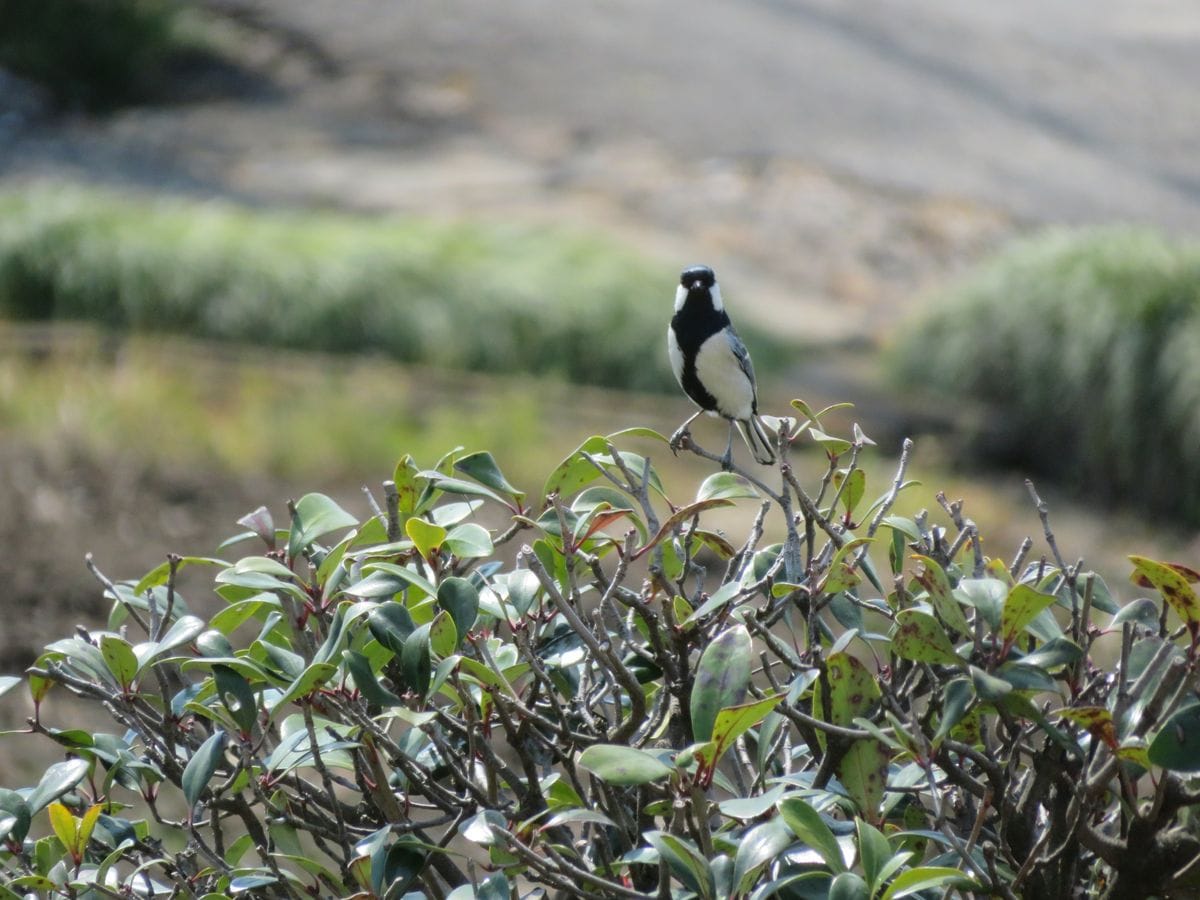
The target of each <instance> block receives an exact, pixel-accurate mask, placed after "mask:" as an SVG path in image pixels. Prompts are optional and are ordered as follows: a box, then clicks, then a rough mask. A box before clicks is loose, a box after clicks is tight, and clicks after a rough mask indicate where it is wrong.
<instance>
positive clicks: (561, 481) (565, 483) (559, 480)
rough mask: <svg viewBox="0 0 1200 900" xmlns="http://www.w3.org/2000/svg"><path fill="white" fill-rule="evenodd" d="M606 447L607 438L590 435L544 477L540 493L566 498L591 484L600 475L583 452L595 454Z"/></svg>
mask: <svg viewBox="0 0 1200 900" xmlns="http://www.w3.org/2000/svg"><path fill="white" fill-rule="evenodd" d="M607 449H608V439H607V438H605V437H604V436H603V435H599V434H596V435H592V436H591V437H590V438H588V439H587V440H586V441H584V442H583V443H582V444H580V445H579V446H578V447H577V448H576V449H575V451H574V452H573V453H572V454H571V455H570V456H568V457H567V458H566V459H564V460H563V461H562V462H561V463H559V464H558V466H557V468H555V470H554V471H553V472H551V473H550V477H549V478H547V479H546V484H545V486H544V487H543V488H542V495H543V496H545V497H549V496H550V495H551V494H558V495H559V496H560V497H563V498H567V497H571V496H573V495H574V494H575V492H576V491H578V490H580V489H581V488H583V487H585V486H586V485H589V484H591V483H592V482H593V481H595V480H596V479H597V478H599V477H600V470H599V469H598V468H596V466H594V465H592V463H591V462H590V461H589V460H587V459H586V458H585V457H584V455H583V454H585V453H586V454H588V455H590V456H596V455H597V454H600V453H604V452H605V451H606V450H607Z"/></svg>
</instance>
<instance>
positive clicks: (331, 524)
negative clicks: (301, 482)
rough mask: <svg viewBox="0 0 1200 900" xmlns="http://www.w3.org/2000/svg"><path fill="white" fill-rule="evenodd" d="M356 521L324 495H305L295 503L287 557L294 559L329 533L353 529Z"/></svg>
mask: <svg viewBox="0 0 1200 900" xmlns="http://www.w3.org/2000/svg"><path fill="white" fill-rule="evenodd" d="M357 524H358V519H356V518H354V516H352V515H350V513H348V512H346V511H345V510H344V509H342V508H341V507H340V506H338V505H337V504H336V503H334V502H333V500H331V499H330V498H329V497H326V496H325V495H324V494H305V495H304V496H303V497H301V498H300V499H299V500H297V501H296V513H295V515H294V516H292V530H291V533H290V534H289V535H288V551H287V552H288V557H289V559H294V558H295V557H297V556H299V555H300V552H301V551H302V550H304V548H305V547H307V546H308V545H309V544H311V543H312V542H313V541H315V540H317V539H318V538H320V537H324V536H325V535H327V534H329V533H330V532H331V531H338V530H340V529H342V528H353V527H354V526H355V525H357Z"/></svg>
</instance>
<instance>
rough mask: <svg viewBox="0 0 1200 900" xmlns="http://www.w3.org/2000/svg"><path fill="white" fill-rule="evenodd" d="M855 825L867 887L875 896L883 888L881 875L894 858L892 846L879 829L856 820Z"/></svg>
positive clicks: (859, 855) (860, 860) (859, 854)
mask: <svg viewBox="0 0 1200 900" xmlns="http://www.w3.org/2000/svg"><path fill="white" fill-rule="evenodd" d="M854 825H855V829H856V830H857V832H858V858H859V862H860V863H861V864H862V870H863V875H864V876H866V879H867V886H868V887H870V889H871V894H872V896H874V894H875V892H876V891H878V890H879V888H880V887H881V885H880V881H881V878H880V875H881V873H882V872H883V871H884V867H885V866H886V865H887V863H888V861H889V860H890V859H891V858H892V846H891V844H889V843H888V839H887V838H885V837H884V836H883V834H882V833H881V832H880V831H879V829H877V828H874V827H872V826H871V824H870V823H869V822H866V821H864V820H863V819H856V820H855V823H854Z"/></svg>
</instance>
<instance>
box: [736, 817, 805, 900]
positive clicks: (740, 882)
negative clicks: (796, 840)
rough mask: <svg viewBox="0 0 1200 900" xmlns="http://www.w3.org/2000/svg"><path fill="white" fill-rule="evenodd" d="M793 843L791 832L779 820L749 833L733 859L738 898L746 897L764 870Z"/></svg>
mask: <svg viewBox="0 0 1200 900" xmlns="http://www.w3.org/2000/svg"><path fill="white" fill-rule="evenodd" d="M791 843H792V832H791V830H790V829H788V827H787V825H786V824H785V823H784V822H782V821H781V820H779V819H771V820H770V821H768V822H763V823H762V824H761V825H756V826H755V827H754V828H751V829H750V830H749V831H747V832H746V833H745V834H744V835H743V836H742V839H741V840H740V841H738V848H737V854H736V855H735V856H734V858H733V884H734V890H735V891H736V896H739V897H740V896H744V895H745V893H746V891H748V890H749V889H750V888H751V887H753V886H754V882H755V880H756V879H757V878H758V875H759V872H760V871H761V870H762V867H763V866H765V865H767V864H768V863H771V862H773V861H774V860H775V859H776V858H777V857H778V856H779V855H780V854H781V853H783V851H784V850H786V849H787V848H788V846H789V845H790V844H791Z"/></svg>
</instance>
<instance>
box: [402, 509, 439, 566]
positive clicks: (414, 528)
mask: <svg viewBox="0 0 1200 900" xmlns="http://www.w3.org/2000/svg"><path fill="white" fill-rule="evenodd" d="M404 531H405V533H406V534H407V535H408V536H409V538H410V539H411V540H412V542H413V546H415V547H416V548H417V552H418V553H420V554H421V556H423V557H424V558H425V559H430V558H432V556H433V554H434V553H436V552H437V551H438V550H440V549H441V546H442V542H443V541H444V540H446V534H447V531H446V529H445V528H443V527H442V526H441V525H434V524H433V523H432V522H426V521H425V520H424V519H422V518H420V517H419V516H413V517H412V518H411V519H409V520H408V521H407V522H405V523H404Z"/></svg>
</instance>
